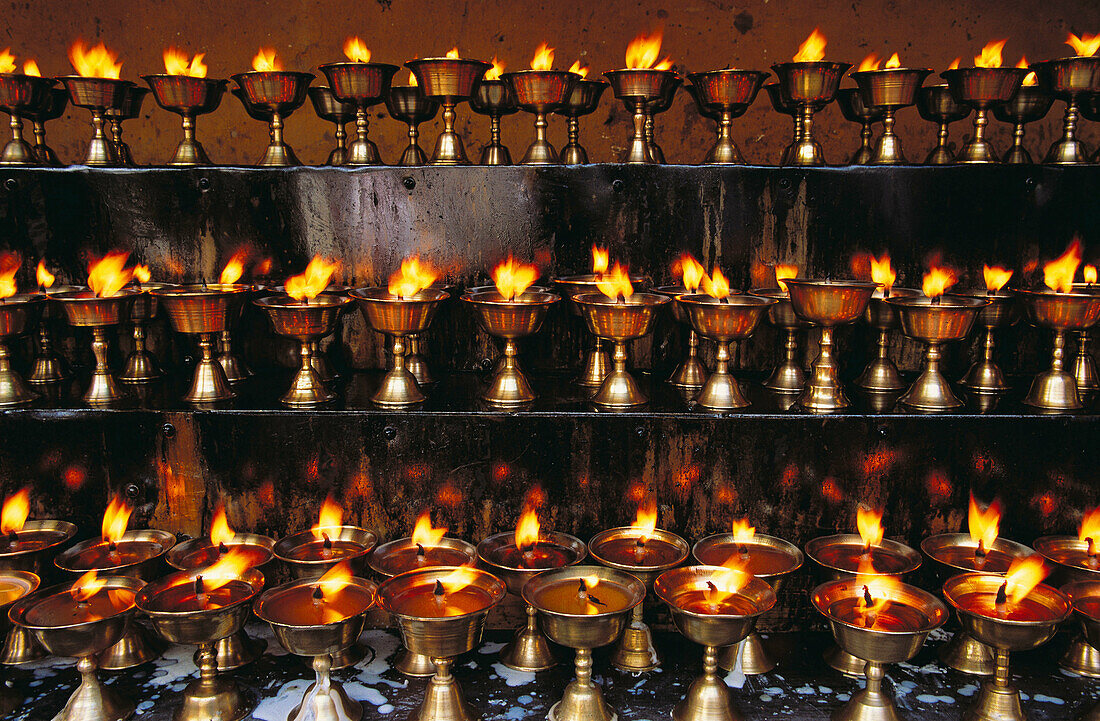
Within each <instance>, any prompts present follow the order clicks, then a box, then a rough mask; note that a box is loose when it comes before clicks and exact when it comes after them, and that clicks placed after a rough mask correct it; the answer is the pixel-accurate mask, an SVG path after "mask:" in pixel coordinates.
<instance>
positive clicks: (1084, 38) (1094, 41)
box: [1066, 33, 1100, 58]
mask: <svg viewBox="0 0 1100 721" xmlns="http://www.w3.org/2000/svg"><path fill="white" fill-rule="evenodd" d="M1066 45H1069V46H1070V47H1071V48H1073V52H1074V54H1076V55H1077V56H1078V57H1086V58H1088V57H1092V56H1093V55H1095V54H1096V51H1097V50H1100V35H1089V34H1088V33H1083V34H1082V35H1081V37H1077V36H1076V35H1074V34H1073V33H1070V34H1069V37H1067V38H1066Z"/></svg>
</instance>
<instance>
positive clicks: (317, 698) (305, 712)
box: [287, 656, 363, 721]
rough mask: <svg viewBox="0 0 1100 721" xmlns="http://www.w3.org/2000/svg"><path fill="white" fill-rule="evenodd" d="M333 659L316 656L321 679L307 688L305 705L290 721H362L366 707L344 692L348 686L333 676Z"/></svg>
mask: <svg viewBox="0 0 1100 721" xmlns="http://www.w3.org/2000/svg"><path fill="white" fill-rule="evenodd" d="M331 663H332V659H330V658H329V657H328V656H314V657H313V670H314V672H315V673H316V675H317V679H316V680H315V681H314V682H313V683H311V684H310V685H309V687H308V688H307V689H306V692H305V696H303V698H302V701H301V703H299V704H298V705H297V706H295V707H294V710H292V711H291V712H290V713H289V714H288V715H287V721H359V719H361V718H363V707H362V706H361V705H360V704H359V702H358V701H353V700H351V699H349V698H348V695H347V694H346V693H344V687H343V686H341V685H340V684H339V683H337V682H336V681H333V680H332V677H331V676H330V675H329V669H330V668H331Z"/></svg>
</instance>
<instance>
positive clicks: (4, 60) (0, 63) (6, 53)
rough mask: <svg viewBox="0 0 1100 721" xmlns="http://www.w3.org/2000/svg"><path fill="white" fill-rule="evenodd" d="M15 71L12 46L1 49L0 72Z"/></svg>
mask: <svg viewBox="0 0 1100 721" xmlns="http://www.w3.org/2000/svg"><path fill="white" fill-rule="evenodd" d="M14 72H15V56H14V55H12V54H11V48H4V49H3V50H0V73H14Z"/></svg>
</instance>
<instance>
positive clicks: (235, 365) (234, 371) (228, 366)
mask: <svg viewBox="0 0 1100 721" xmlns="http://www.w3.org/2000/svg"><path fill="white" fill-rule="evenodd" d="M229 323H230V325H232V324H233V319H232V318H230V321H229ZM218 365H220V366H221V367H222V371H223V372H224V373H225V379H226V380H227V381H229V382H230V383H240V382H241V381H243V380H247V379H248V378H251V377H252V371H251V370H250V369H249V368H248V366H247V365H245V362H244V360H243V359H241V357H240V356H238V355H237V353H236V352H235V351H234V350H233V331H231V330H228V329H226V330H223V331H222V332H221V333H219V334H218Z"/></svg>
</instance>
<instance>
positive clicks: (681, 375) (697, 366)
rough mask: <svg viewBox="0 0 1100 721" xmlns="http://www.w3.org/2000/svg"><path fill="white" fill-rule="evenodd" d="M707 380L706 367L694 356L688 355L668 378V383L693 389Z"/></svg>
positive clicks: (700, 386)
mask: <svg viewBox="0 0 1100 721" xmlns="http://www.w3.org/2000/svg"><path fill="white" fill-rule="evenodd" d="M706 382H707V369H706V366H704V365H703V362H702V361H701V360H699V358H698V357H696V356H688V357H687V358H685V359H684V361H683V363H681V364H680V365H679V366H677V368H676V370H675V371H674V372H673V373H672V375H671V376H669V378H668V383H669V385H672V386H675V387H677V388H685V389H688V390H694V389H697V388H702V387H703V384H704V383H706Z"/></svg>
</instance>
